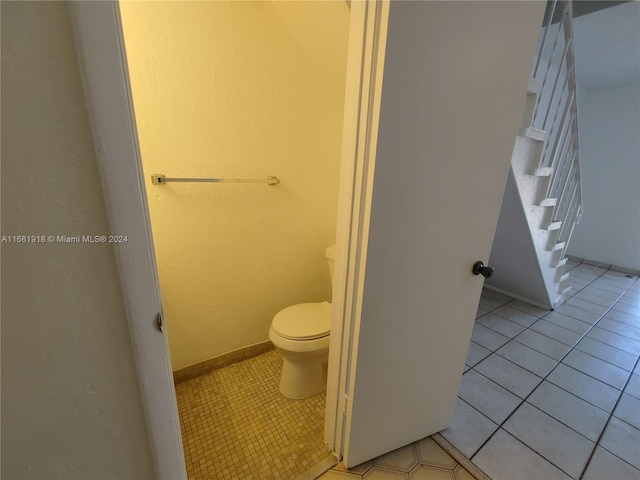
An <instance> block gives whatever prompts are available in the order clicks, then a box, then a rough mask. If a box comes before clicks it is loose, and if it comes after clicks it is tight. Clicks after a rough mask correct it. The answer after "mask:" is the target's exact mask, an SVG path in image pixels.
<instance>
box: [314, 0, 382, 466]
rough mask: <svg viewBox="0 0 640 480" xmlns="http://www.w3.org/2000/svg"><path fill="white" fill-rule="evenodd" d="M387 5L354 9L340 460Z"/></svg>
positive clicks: (330, 399)
mask: <svg viewBox="0 0 640 480" xmlns="http://www.w3.org/2000/svg"><path fill="white" fill-rule="evenodd" d="M388 18H389V1H388V0H382V1H379V0H378V1H376V0H365V1H352V2H351V18H350V25H349V55H348V60H347V83H346V88H345V108H344V121H343V127H342V132H343V139H342V162H341V165H340V189H339V200H338V220H337V232H336V264H335V272H334V286H333V296H332V298H333V317H332V320H331V344H330V347H329V372H332V373H333V375H329V377H328V379H327V401H326V414H325V432H324V435H325V442H326V443H327V444H328V445H329V446H330V447H331V448H332V449H333V450H334V452H336V453H337V454H338V455H339V456H340V457H342V454H343V440H344V438H345V434H346V433H347V432H346V431H345V428H346V424H347V423H346V418H347V417H348V416H349V415H350V412H351V411H350V405H349V392H351V391H352V390H353V383H354V381H355V376H354V375H352V367H353V362H352V361H351V359H352V358H355V354H356V348H357V345H356V343H355V339H357V338H358V330H359V326H360V314H361V310H362V292H363V284H364V273H365V264H366V258H367V242H368V238H369V217H370V213H371V199H372V193H373V173H374V169H375V154H376V145H377V138H378V118H379V114H380V100H381V98H382V75H383V70H384V55H385V44H386V36H387V23H388Z"/></svg>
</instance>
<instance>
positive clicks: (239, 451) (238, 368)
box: [176, 351, 329, 480]
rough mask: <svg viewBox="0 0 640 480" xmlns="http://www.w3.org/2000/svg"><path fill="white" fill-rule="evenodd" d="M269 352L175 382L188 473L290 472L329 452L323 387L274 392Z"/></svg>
mask: <svg viewBox="0 0 640 480" xmlns="http://www.w3.org/2000/svg"><path fill="white" fill-rule="evenodd" d="M281 368H282V359H281V357H280V354H279V353H278V352H277V351H272V352H268V353H265V354H263V355H259V356H257V357H254V358H251V359H249V360H245V361H242V362H239V363H236V364H233V365H229V366H227V367H225V368H221V369H219V370H215V371H213V372H210V373H208V374H206V375H202V376H200V377H197V378H194V379H192V380H188V381H186V382H182V383H179V384H177V385H176V395H177V400H178V411H179V413H180V425H181V428H182V439H183V444H184V452H185V460H186V464H187V474H188V476H189V478H190V479H207V480H209V479H214V478H215V479H233V478H239V479H249V478H255V479H260V478H296V477H298V476H299V475H301V474H302V473H304V472H305V471H306V470H308V469H310V468H311V467H312V466H313V465H315V464H316V463H318V462H319V461H320V460H322V459H323V458H325V457H326V456H327V455H328V453H329V452H328V450H327V448H326V446H325V444H324V440H323V428H324V404H325V396H324V394H320V395H316V396H314V397H312V398H309V399H305V400H290V399H288V398H285V397H283V396H282V395H281V394H280V392H279V391H278V382H279V378H280V372H281Z"/></svg>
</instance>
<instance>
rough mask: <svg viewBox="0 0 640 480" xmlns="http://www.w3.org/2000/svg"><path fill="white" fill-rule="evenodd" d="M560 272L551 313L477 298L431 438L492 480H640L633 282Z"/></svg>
mask: <svg viewBox="0 0 640 480" xmlns="http://www.w3.org/2000/svg"><path fill="white" fill-rule="evenodd" d="M566 268H567V269H568V270H569V271H570V273H571V275H570V282H571V284H572V286H573V287H574V288H573V290H572V291H571V293H570V298H569V299H568V300H567V302H566V303H565V304H563V305H562V306H560V307H559V308H558V309H556V310H555V311H552V312H549V311H547V310H543V309H540V308H537V307H534V306H531V305H529V304H526V303H524V302H521V301H519V300H514V299H512V298H511V297H507V296H505V295H501V294H498V293H496V292H492V291H490V290H485V291H484V293H483V295H482V299H481V301H480V305H479V308H478V315H477V320H476V325H475V327H474V331H473V335H472V342H471V345H470V348H469V352H468V355H467V361H466V367H465V368H466V371H465V373H464V375H463V379H462V384H461V388H460V393H459V396H458V403H457V406H456V413H455V415H454V419H453V422H452V424H451V426H450V427H449V428H448V429H446V430H444V431H442V432H441V434H442V436H443V437H445V438H446V439H447V440H448V441H449V442H451V443H452V444H453V445H454V446H455V447H456V448H457V449H458V450H459V451H460V452H461V453H462V454H464V455H465V456H466V457H467V458H469V459H470V460H471V461H472V462H473V463H474V464H475V465H476V466H478V467H479V468H480V469H481V470H483V471H484V472H485V473H486V474H487V475H488V476H489V477H491V478H492V479H493V480H502V479H508V480H513V479H518V480H524V479H538V478H540V479H576V480H578V479H584V480H588V479H594V480H595V479H599V480H622V479H634V480H638V479H640V366H639V364H638V357H639V356H640V281H638V279H637V277H636V276H631V278H629V276H627V275H625V274H623V273H620V272H615V271H612V270H605V269H603V268H599V267H595V266H591V265H587V264H584V263H582V264H576V263H575V262H569V263H568V264H567V267H566Z"/></svg>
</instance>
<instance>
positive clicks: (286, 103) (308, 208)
mask: <svg viewBox="0 0 640 480" xmlns="http://www.w3.org/2000/svg"><path fill="white" fill-rule="evenodd" d="M120 13H121V20H122V28H123V36H124V47H125V50H126V56H127V64H128V71H129V78H130V82H131V88H132V96H133V107H134V110H135V115H136V123H137V131H138V136H139V142H140V150H141V160H142V168H143V170H144V175H143V178H144V182H145V188H146V191H147V202H148V205H149V211H150V220H151V227H152V231H153V238H154V247H155V252H156V259H157V268H158V275H159V282H160V289H161V291H162V295H163V308H164V314H165V323H166V327H167V331H168V338H169V345H170V352H171V359H172V367H173V370H174V374H175V372H176V371H177V372H179V373H180V375H179V377H180V378H187V379H189V378H190V377H193V375H189V374H188V373H187V374H185V372H188V371H191V372H196V373H197V374H202V372H203V371H206V370H207V365H212V364H215V363H217V362H216V360H217V359H220V358H222V357H225V358H228V357H229V356H231V357H233V356H234V355H237V357H247V356H249V354H250V353H251V352H256V353H257V352H263V351H264V350H265V349H266V347H265V344H267V343H269V342H268V337H267V332H268V330H269V326H270V322H271V319H272V318H273V316H274V315H275V314H276V313H277V312H278V311H279V310H282V309H283V308H285V307H287V306H289V305H293V304H296V303H307V302H319V301H324V300H330V295H331V292H330V281H329V272H328V268H327V264H326V260H325V258H324V250H325V248H326V247H327V246H328V245H331V244H333V243H335V236H336V232H335V230H336V211H337V197H338V194H337V191H338V173H339V166H340V165H339V164H340V153H341V136H342V135H341V134H342V116H343V110H344V105H343V104H344V79H345V69H346V54H347V41H348V38H347V37H348V23H349V9H348V6H347V4H346V3H345V2H319V3H318V2H310V3H297V2H193V3H173V2H130V3H122V4H121V5H120ZM323 23H325V24H326V26H329V25H331V28H325V29H316V30H313V29H310V28H309V26H310V25H312V24H313V25H318V24H320V25H322V24H323ZM154 174H165V175H166V176H167V177H178V178H180V177H189V178H201V177H217V178H257V177H263V178H266V177H268V176H277V177H278V178H279V179H280V183H279V184H278V185H265V184H220V183H200V182H198V183H173V184H166V185H165V184H154V183H153V182H152V181H151V177H152V175H154ZM254 360H255V361H254ZM250 363H251V365H253V369H254V370H255V369H260V368H262V366H265V368H264V372H263V373H264V374H259V375H258V378H256V382H258V381H259V380H262V379H264V378H269V379H271V381H270V383H268V385H264V388H265V389H269V390H273V392H271V393H270V395H267V396H266V397H265V398H264V401H262V402H258V403H255V402H253V404H252V405H253V407H251V408H253V409H254V410H255V411H253V412H249V411H248V410H246V409H245V408H244V407H243V408H240V409H239V410H238V409H237V408H236V407H239V406H240V405H241V404H244V403H245V402H244V401H243V400H244V399H242V398H238V397H234V398H235V399H234V400H231V397H232V393H231V392H232V391H238V390H243V391H246V393H245V395H248V396H252V397H253V398H252V400H255V399H256V398H258V397H259V395H258V393H260V392H253V393H250V392H249V389H244V388H243V384H244V383H246V382H251V381H250V380H249V374H250V373H254V372H253V371H252V372H245V373H242V370H243V368H241V367H240V366H229V367H226V368H225V369H224V370H225V372H224V373H221V375H222V376H221V377H219V378H226V380H225V381H224V382H222V381H221V380H219V379H218V380H215V378H216V375H218V373H216V372H211V373H210V374H209V373H208V374H207V378H206V379H204V378H193V379H192V380H188V382H186V383H188V385H186V384H185V385H183V384H179V385H178V386H177V400H178V407H179V411H180V418H181V423H182V437H183V443H184V444H185V455H186V458H187V470H188V472H189V474H190V476H194V477H196V478H197V475H196V474H195V473H194V472H195V471H196V470H198V471H204V472H205V474H207V475H211V473H212V470H211V469H210V468H209V467H211V465H208V464H207V462H208V460H211V459H207V458H203V457H204V456H205V455H206V454H207V453H211V452H213V451H214V450H215V449H213V448H211V449H208V448H202V444H203V443H207V442H211V443H212V444H213V445H215V446H219V445H220V444H222V443H225V442H228V440H229V439H228V436H229V435H228V434H229V433H230V432H229V431H228V430H229V429H231V430H237V434H238V435H240V436H242V439H241V440H239V439H237V438H235V439H234V442H230V443H227V445H226V447H227V448H226V451H227V453H228V457H229V459H228V460H229V462H227V463H224V465H222V464H221V465H219V466H217V468H220V469H221V470H220V472H222V471H224V469H225V468H231V469H236V468H242V467H243V466H245V465H252V462H261V461H263V460H264V455H262V456H260V457H258V458H253V457H254V456H253V455H250V454H246V455H245V454H244V453H243V451H242V450H243V449H244V448H245V447H246V448H247V449H249V450H258V451H259V450H264V449H263V448H254V447H255V446H260V447H263V446H264V443H265V442H267V443H268V442H269V440H270V439H275V443H274V447H273V448H278V447H277V445H278V441H277V440H278V439H279V438H281V437H287V436H288V437H291V439H292V440H293V439H294V438H295V430H296V426H299V425H300V424H304V423H312V424H313V425H312V427H313V428H310V430H311V431H316V436H317V438H316V439H314V440H315V441H314V442H313V443H315V444H317V445H319V447H320V449H322V450H323V452H324V454H327V453H328V452H327V449H326V446H325V445H324V442H323V440H322V426H323V421H324V397H323V396H322V399H321V400H322V401H321V402H319V403H318V402H316V403H318V404H317V405H316V404H314V405H313V406H312V407H311V408H310V409H309V408H307V409H306V410H305V409H304V408H302V409H299V408H296V406H287V407H283V408H282V409H284V410H286V411H287V412H288V415H289V417H290V416H294V414H295V415H298V417H299V418H289V417H287V420H288V421H279V422H276V423H273V422H271V424H272V428H277V432H273V433H274V434H273V435H270V434H268V433H267V432H265V431H262V430H259V429H258V430H255V431H252V430H251V429H244V428H243V427H242V426H241V424H242V423H243V422H244V423H247V424H252V425H253V424H255V423H256V422H255V421H256V420H257V419H259V418H261V417H262V416H263V415H264V414H265V413H266V412H269V411H271V410H272V408H271V407H272V406H273V405H275V404H279V403H281V399H279V398H276V397H277V396H278V392H277V383H278V377H279V375H278V374H277V370H278V369H279V368H280V367H279V365H280V364H281V359H280V358H279V356H278V354H277V353H274V352H269V353H266V354H263V355H262V356H261V357H260V358H256V359H252V360H251V361H250ZM274 369H275V370H276V374H275V376H274V375H271V373H274V372H273V370H274ZM230 372H236V373H237V377H236V378H234V377H233V375H231V376H229V375H230ZM272 377H273V378H272ZM211 382H213V383H216V382H222V383H218V384H216V386H215V387H213V388H208V387H207V386H209V387H210V386H211V385H210V383H211ZM232 384H234V385H235V387H232V388H231V389H230V390H228V391H227V390H224V388H227V387H229V386H230V385H232ZM223 387H224V388H223ZM204 391H208V392H209V394H208V395H203V392H204ZM196 397H198V399H199V400H197V401H196V400H195V398H196ZM213 397H215V398H213ZM216 399H217V400H216ZM287 401H288V400H287ZM320 403H321V404H322V405H320ZM249 404H251V402H249ZM205 406H206V408H210V409H211V412H209V413H208V414H201V412H200V410H201V409H203V408H205ZM229 406H230V407H233V408H227V407H229ZM282 409H281V410H282ZM236 410H237V411H236ZM318 410H322V411H321V412H318ZM305 411H306V412H307V414H306V417H305V413H304V412H305ZM223 412H226V413H223ZM240 412H241V413H240ZM295 412H297V413H295ZM218 414H220V415H218ZM227 414H228V415H227ZM234 415H236V416H239V417H241V418H242V422H239V423H233V425H234V426H233V427H232V428H230V425H231V420H232V417H233V416H234ZM222 417H225V418H222ZM212 418H213V419H217V420H216V422H217V423H218V425H211V421H212V420H211V419H212ZM200 420H203V421H204V423H205V424H206V425H209V426H211V428H210V429H209V434H207V432H204V431H201V430H200V429H199V428H198V427H199V425H200V424H201V423H202V422H201V421H200ZM205 420H206V421H205ZM186 421H189V422H190V423H191V424H188V425H187V424H185V423H184V422H186ZM220 424H222V425H224V426H225V428H223V431H221V432H220V435H221V437H220V438H217V437H216V436H215V435H214V432H217V431H218V428H214V427H219V426H220ZM265 425H266V424H265ZM289 427H291V428H289ZM298 429H299V428H298ZM249 437H254V438H253V440H254V442H253V443H255V445H254V444H253V443H251V442H250V441H249ZM235 440H238V441H237V442H236V441H235ZM298 443H299V442H296V443H295V444H294V445H295V446H297V445H298ZM302 443H308V442H302ZM307 446H308V445H304V446H303V445H300V448H297V449H296V448H294V449H293V451H292V452H288V453H289V456H288V457H285V458H283V459H282V462H281V465H269V469H270V471H274V472H275V471H276V470H277V469H278V468H279V467H282V468H283V469H284V470H283V476H290V475H289V474H288V473H289V472H288V469H289V467H290V465H289V464H290V463H294V464H295V465H294V467H296V468H298V469H299V468H308V467H309V466H310V465H305V462H307V460H306V459H304V458H302V459H299V460H298V459H297V456H298V455H300V456H303V453H302V452H304V455H307V457H308V458H314V455H309V452H307V451H306V450H308V448H307ZM235 447H237V448H238V449H239V450H238V451H234V450H233V448H235ZM192 449H195V450H193V451H194V452H195V455H196V456H200V457H201V458H192V457H193V455H192ZM298 450H299V451H298ZM270 455H271V456H273V457H274V458H278V455H277V453H276V452H270ZM212 457H214V458H219V457H220V455H217V454H215V452H214V453H212ZM243 462H244V464H243ZM247 462H248V463H247ZM236 464H238V465H236ZM260 466H261V465H260V463H258V464H257V467H258V468H259V467H260ZM203 469H204V470H203ZM251 471H252V472H254V473H255V469H254V468H251ZM206 472H208V473H206ZM296 473H297V474H299V473H301V472H299V471H296Z"/></svg>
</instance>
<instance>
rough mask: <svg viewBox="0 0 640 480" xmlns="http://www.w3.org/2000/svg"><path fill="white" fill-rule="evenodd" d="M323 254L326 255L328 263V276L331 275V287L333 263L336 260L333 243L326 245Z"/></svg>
mask: <svg viewBox="0 0 640 480" xmlns="http://www.w3.org/2000/svg"><path fill="white" fill-rule="evenodd" d="M324 256H325V257H327V262H328V263H329V277H331V286H332V287H333V264H334V262H335V260H336V246H335V244H334V245H331V246H329V247H327V249H326V250H325V252H324Z"/></svg>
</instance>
